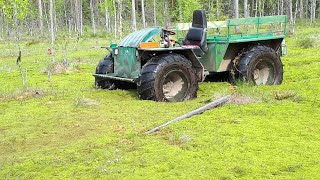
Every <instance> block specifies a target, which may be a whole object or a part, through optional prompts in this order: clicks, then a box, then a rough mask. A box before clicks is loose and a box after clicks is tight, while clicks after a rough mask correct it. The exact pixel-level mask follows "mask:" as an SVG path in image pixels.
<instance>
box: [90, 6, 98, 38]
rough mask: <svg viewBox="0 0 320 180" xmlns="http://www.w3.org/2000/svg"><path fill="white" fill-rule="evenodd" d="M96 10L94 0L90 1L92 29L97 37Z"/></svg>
mask: <svg viewBox="0 0 320 180" xmlns="http://www.w3.org/2000/svg"><path fill="white" fill-rule="evenodd" d="M94 9H95V4H94V0H90V10H91V23H92V29H93V34H94V35H96V31H97V30H96V21H95V17H94Z"/></svg>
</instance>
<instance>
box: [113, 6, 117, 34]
mask: <svg viewBox="0 0 320 180" xmlns="http://www.w3.org/2000/svg"><path fill="white" fill-rule="evenodd" d="M113 11H114V12H113V13H114V38H115V39H117V9H116V0H113Z"/></svg>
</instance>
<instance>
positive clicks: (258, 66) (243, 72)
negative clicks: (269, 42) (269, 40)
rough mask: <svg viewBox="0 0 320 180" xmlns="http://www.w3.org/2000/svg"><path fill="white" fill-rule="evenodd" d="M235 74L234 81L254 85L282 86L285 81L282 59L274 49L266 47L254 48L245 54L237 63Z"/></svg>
mask: <svg viewBox="0 0 320 180" xmlns="http://www.w3.org/2000/svg"><path fill="white" fill-rule="evenodd" d="M233 72H234V74H233V75H234V77H235V79H234V78H233V80H236V81H245V82H249V83H253V84H254V85H273V84H281V83H282V79H283V65H282V62H281V60H280V57H279V56H278V55H277V53H276V52H275V51H274V50H273V49H272V48H270V47H268V46H264V45H257V46H253V47H251V48H249V50H248V51H246V52H244V53H243V54H242V55H241V56H240V60H239V62H235V64H234V69H233ZM233 82H235V81H233Z"/></svg>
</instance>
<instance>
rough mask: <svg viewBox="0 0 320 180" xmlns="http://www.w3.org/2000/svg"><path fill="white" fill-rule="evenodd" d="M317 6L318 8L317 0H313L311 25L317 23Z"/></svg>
mask: <svg viewBox="0 0 320 180" xmlns="http://www.w3.org/2000/svg"><path fill="white" fill-rule="evenodd" d="M316 6H317V2H316V0H312V4H311V9H312V14H311V16H312V17H311V18H310V19H311V23H314V22H315V19H316Z"/></svg>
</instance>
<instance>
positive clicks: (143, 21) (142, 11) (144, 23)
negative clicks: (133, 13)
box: [141, 0, 146, 28]
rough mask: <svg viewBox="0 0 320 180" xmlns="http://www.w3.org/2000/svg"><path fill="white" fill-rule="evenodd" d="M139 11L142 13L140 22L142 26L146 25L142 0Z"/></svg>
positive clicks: (142, 0)
mask: <svg viewBox="0 0 320 180" xmlns="http://www.w3.org/2000/svg"><path fill="white" fill-rule="evenodd" d="M141 13H142V23H143V27H144V28H145V27H146V14H145V12H144V0H141Z"/></svg>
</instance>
